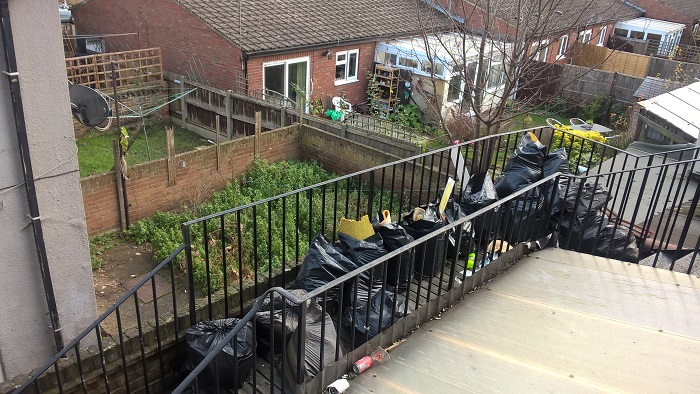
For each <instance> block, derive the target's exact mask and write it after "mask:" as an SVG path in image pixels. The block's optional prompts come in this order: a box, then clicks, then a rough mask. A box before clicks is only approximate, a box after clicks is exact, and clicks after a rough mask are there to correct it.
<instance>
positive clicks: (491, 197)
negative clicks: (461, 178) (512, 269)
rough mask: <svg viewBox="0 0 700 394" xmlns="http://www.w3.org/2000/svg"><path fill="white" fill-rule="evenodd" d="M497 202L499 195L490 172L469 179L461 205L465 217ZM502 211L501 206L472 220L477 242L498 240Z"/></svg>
mask: <svg viewBox="0 0 700 394" xmlns="http://www.w3.org/2000/svg"><path fill="white" fill-rule="evenodd" d="M496 201H498V194H497V193H496V189H495V188H494V186H493V181H492V180H491V175H489V173H488V172H483V173H479V174H474V175H473V176H472V177H471V178H469V182H468V183H467V187H466V189H465V190H464V194H463V195H462V199H461V201H460V202H459V205H460V206H461V207H462V210H463V212H464V214H465V215H470V214H472V213H474V212H476V211H478V210H480V209H482V208H484V207H487V206H489V205H491V204H493V203H495V202H496ZM501 211H502V208H501V206H497V207H496V208H494V209H492V210H490V211H487V212H485V213H483V214H481V215H480V216H477V217H476V218H474V219H473V220H472V222H473V226H472V227H473V231H474V234H475V237H476V239H477V240H481V241H485V242H488V241H490V240H493V239H496V238H497V235H498V228H497V226H498V224H497V220H498V219H499V216H500V215H501Z"/></svg>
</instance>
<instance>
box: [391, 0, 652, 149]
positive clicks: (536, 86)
mask: <svg viewBox="0 0 700 394" xmlns="http://www.w3.org/2000/svg"><path fill="white" fill-rule="evenodd" d="M416 1H417V5H418V6H417V9H418V10H419V12H418V18H420V20H421V25H422V26H423V29H422V31H421V32H420V35H419V37H416V39H413V40H411V42H410V45H409V44H406V42H404V43H403V47H402V48H403V50H406V51H409V52H410V51H413V52H414V55H415V56H416V57H418V58H420V57H423V58H426V59H427V61H426V62H425V65H423V66H420V67H421V71H422V74H423V75H425V74H427V75H428V77H429V78H428V79H429V81H430V82H429V86H428V87H426V86H424V85H423V86H419V87H418V90H419V91H421V92H422V94H423V95H424V96H425V97H426V100H425V101H426V103H425V105H427V106H428V107H429V108H430V112H431V113H432V116H434V117H435V118H436V119H437V120H438V121H439V123H440V125H441V126H442V127H443V128H444V130H445V131H446V132H447V133H450V134H451V131H452V130H451V129H452V128H457V127H472V128H473V130H474V131H475V136H476V137H480V136H484V135H489V134H494V133H497V132H498V130H499V129H500V127H501V125H502V124H503V123H504V122H506V121H509V120H511V119H512V118H513V117H515V116H517V115H518V114H520V113H522V111H523V110H524V109H526V108H532V107H536V106H538V105H542V103H543V102H546V100H547V99H548V98H550V97H551V93H552V92H547V93H548V94H547V95H545V94H544V92H545V91H544V88H545V87H546V86H547V85H548V78H549V74H550V72H551V69H552V67H553V65H552V64H549V63H544V62H543V61H544V60H546V58H547V52H548V51H552V50H555V51H557V55H558V57H561V56H559V52H561V55H562V56H563V57H566V58H569V57H570V56H571V54H572V50H573V48H574V45H573V44H574V42H575V41H576V40H577V39H579V38H580V39H582V40H583V41H584V42H586V41H593V42H596V41H597V40H598V34H599V32H600V30H599V28H598V29H596V30H597V31H591V30H593V29H591V27H592V26H596V27H600V26H602V25H605V24H608V23H611V22H614V21H615V20H618V19H620V18H625V17H634V16H636V15H637V13H638V12H637V10H635V9H633V8H631V7H630V6H628V5H626V4H625V3H623V2H622V1H619V0H472V1H471V2H468V1H464V0H416ZM419 3H423V4H428V5H430V6H432V7H433V8H434V9H437V10H439V11H440V12H442V13H443V14H447V15H449V16H450V17H451V21H452V27H451V29H450V31H445V30H444V29H439V28H437V26H438V24H437V23H434V20H435V18H436V17H435V16H434V15H435V13H434V12H433V13H428V12H425V11H422V12H421V10H424V9H425V8H422V7H420V4H419ZM609 30H610V29H609V28H608V31H609ZM564 36H566V38H563V37H564ZM594 40H595V41H594ZM404 41H405V40H404ZM563 41H566V43H563ZM550 58H551V56H550ZM441 65H442V66H441ZM443 67H445V68H447V69H448V70H447V73H449V80H450V83H449V85H447V86H444V85H443V86H442V87H441V86H440V85H441V84H444V79H445V75H446V73H444V72H441V71H442V68H443ZM426 71H427V72H426ZM521 88H527V89H529V90H530V92H531V93H533V91H534V94H530V95H529V98H528V99H523V100H514V99H515V93H516V92H517V90H518V89H521ZM445 90H448V92H447V94H445ZM455 93H456V97H455ZM508 107H512V109H513V110H512V111H506V109H507V108H508ZM460 123H465V124H460ZM466 123H469V124H466Z"/></svg>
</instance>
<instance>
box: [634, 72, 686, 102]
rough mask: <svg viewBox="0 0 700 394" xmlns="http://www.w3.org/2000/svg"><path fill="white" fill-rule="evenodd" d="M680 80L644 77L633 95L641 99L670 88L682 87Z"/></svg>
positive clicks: (664, 91)
mask: <svg viewBox="0 0 700 394" xmlns="http://www.w3.org/2000/svg"><path fill="white" fill-rule="evenodd" d="M682 86H683V84H682V83H681V82H680V81H672V80H670V79H663V78H657V77H646V78H644V81H642V84H641V85H639V88H638V89H637V90H636V91H635V92H634V97H636V98H642V99H651V98H654V97H656V96H658V95H660V94H664V93H668V92H670V91H672V90H675V89H678V88H680V87H682Z"/></svg>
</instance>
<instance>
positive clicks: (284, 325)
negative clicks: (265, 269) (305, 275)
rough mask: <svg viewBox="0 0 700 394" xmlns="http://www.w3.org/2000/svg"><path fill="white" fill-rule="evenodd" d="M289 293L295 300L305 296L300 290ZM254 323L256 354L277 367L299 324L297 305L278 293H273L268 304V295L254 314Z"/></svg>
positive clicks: (303, 291)
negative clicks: (283, 350)
mask: <svg viewBox="0 0 700 394" xmlns="http://www.w3.org/2000/svg"><path fill="white" fill-rule="evenodd" d="M289 292H290V293H292V294H294V295H295V296H296V297H297V298H301V297H303V296H304V295H305V294H306V291H305V290H302V289H293V290H289ZM283 314H284V318H283V316H282V315H283ZM283 320H284V321H283ZM254 321H255V333H256V339H257V351H258V354H261V355H262V356H263V357H264V358H265V360H267V362H269V363H271V364H273V365H278V364H279V363H280V361H281V357H282V348H283V347H285V346H287V342H289V339H290V338H291V335H292V333H293V332H294V330H296V329H297V325H298V324H299V305H298V304H295V303H293V302H291V301H290V300H288V299H286V298H284V297H282V296H281V295H280V294H278V293H273V295H272V302H270V295H269V294H268V295H267V296H265V298H264V300H263V303H262V305H261V306H260V309H259V310H258V312H257V313H256V314H255V317H254ZM271 330H272V332H271ZM271 334H272V335H271ZM273 342H274V343H273ZM273 345H274V346H273Z"/></svg>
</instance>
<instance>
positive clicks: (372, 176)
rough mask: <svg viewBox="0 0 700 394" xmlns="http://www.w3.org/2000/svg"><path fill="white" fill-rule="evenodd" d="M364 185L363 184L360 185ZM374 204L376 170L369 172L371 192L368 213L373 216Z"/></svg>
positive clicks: (368, 197) (368, 198) (368, 200)
mask: <svg viewBox="0 0 700 394" xmlns="http://www.w3.org/2000/svg"><path fill="white" fill-rule="evenodd" d="M360 187H362V186H360ZM373 205H374V171H371V172H370V173H369V192H368V196H367V214H368V215H369V216H370V218H372V213H373V210H372V208H373Z"/></svg>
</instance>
